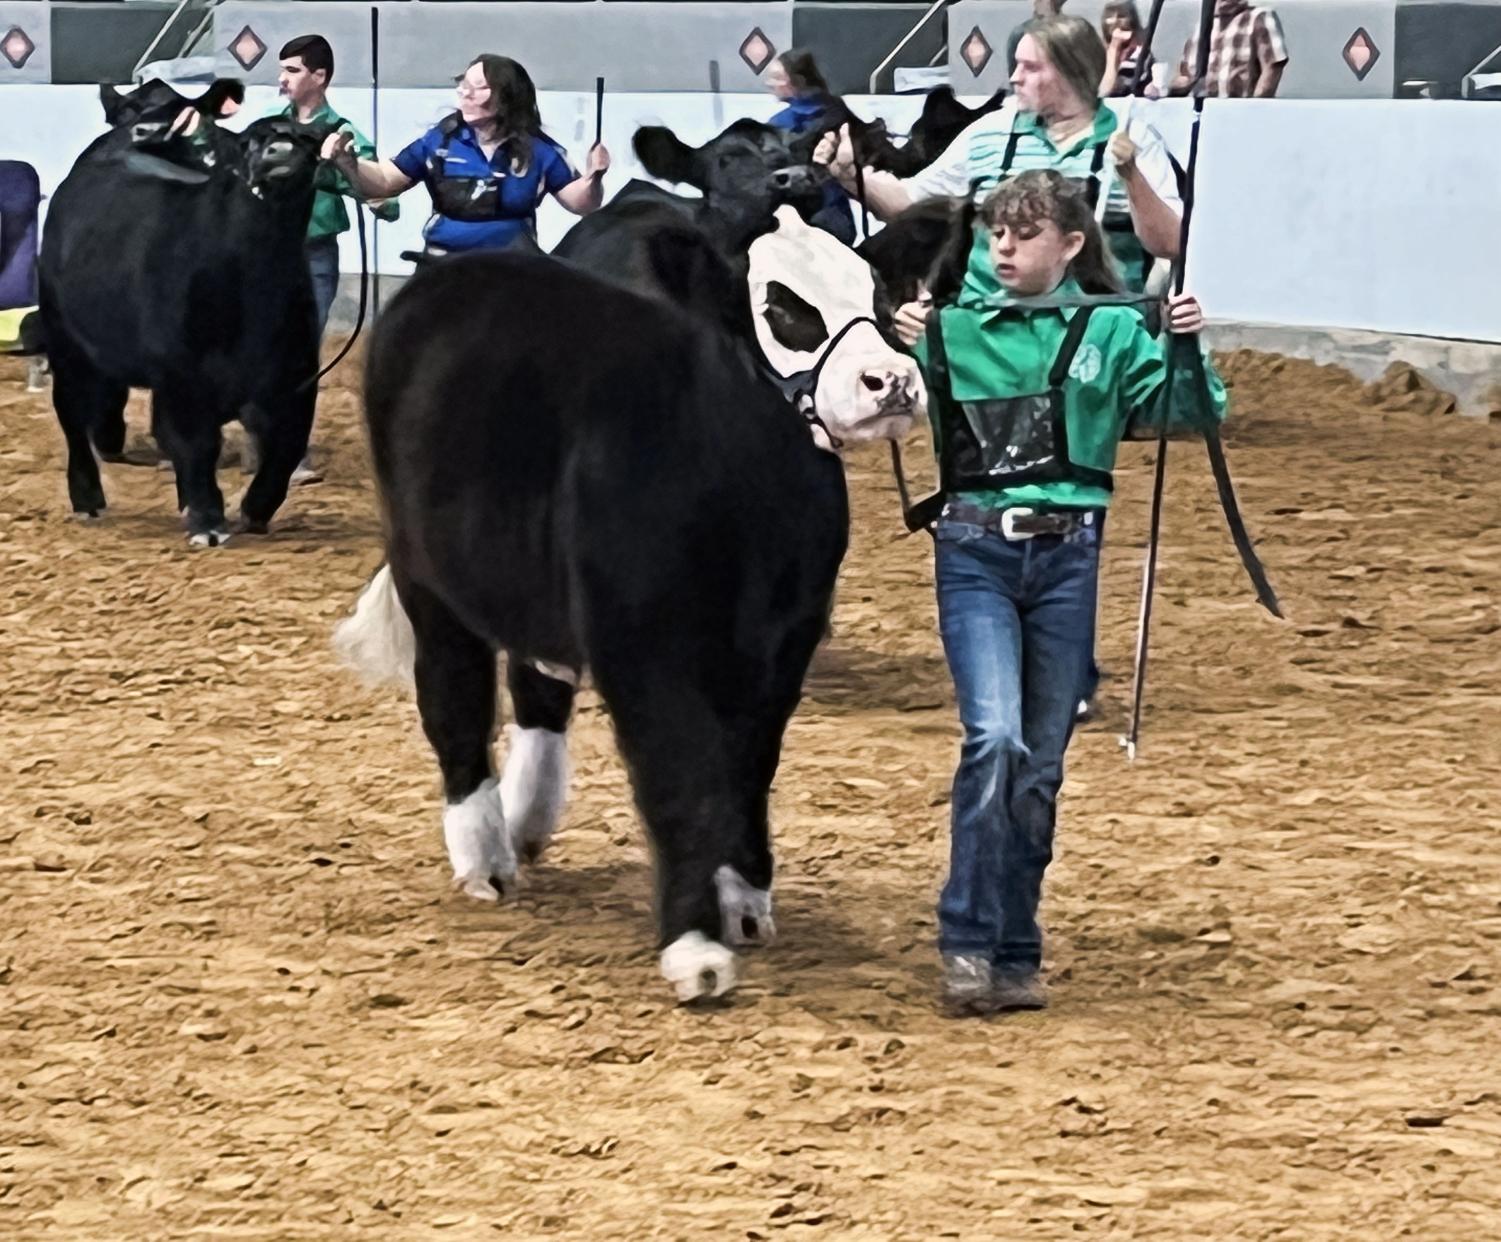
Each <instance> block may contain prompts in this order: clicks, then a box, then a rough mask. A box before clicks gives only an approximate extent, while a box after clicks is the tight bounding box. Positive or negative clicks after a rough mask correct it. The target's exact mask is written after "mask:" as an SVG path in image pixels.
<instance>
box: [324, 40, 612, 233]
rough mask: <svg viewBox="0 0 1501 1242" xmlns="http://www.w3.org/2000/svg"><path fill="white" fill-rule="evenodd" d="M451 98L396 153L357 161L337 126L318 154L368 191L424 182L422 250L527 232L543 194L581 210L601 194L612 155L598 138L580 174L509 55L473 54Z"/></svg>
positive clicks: (383, 194) (384, 192)
mask: <svg viewBox="0 0 1501 1242" xmlns="http://www.w3.org/2000/svg"><path fill="white" fill-rule="evenodd" d="M458 105H459V106H458V111H456V112H454V113H452V114H450V115H449V116H447V117H445V118H444V119H443V120H442V121H440V122H438V124H436V125H434V126H433V127H432V128H431V129H429V130H428V131H427V132H426V133H425V134H423V135H422V137H420V138H418V139H417V141H416V142H413V143H412V144H411V145H409V146H407V147H405V148H404V149H403V150H401V151H399V152H398V153H397V155H396V157H395V158H394V159H382V160H362V159H359V158H358V157H357V156H356V155H355V154H354V151H353V150H352V149H351V140H350V137H349V135H348V134H345V133H338V134H333V135H331V136H330V137H329V139H328V141H327V142H326V143H325V144H324V147H323V157H324V158H325V159H328V160H332V161H333V162H334V164H336V165H337V166H338V167H339V169H340V171H342V172H343V173H344V175H345V176H346V177H348V178H349V180H350V181H351V182H353V183H354V184H355V185H356V186H357V187H358V188H359V190H360V192H361V193H363V194H365V195H367V196H368V197H371V198H391V197H394V196H395V195H397V194H401V193H403V192H404V191H406V190H409V189H411V188H412V187H413V186H414V185H416V184H417V183H418V182H419V181H420V182H422V183H423V184H425V185H426V186H427V189H428V193H429V194H431V195H432V200H433V215H432V218H431V219H430V220H429V221H428V222H427V226H426V227H425V228H424V229H423V231H422V235H423V237H424V238H425V239H426V241H427V247H428V251H429V252H430V253H437V254H446V253H451V252H454V251H463V250H482V249H483V250H490V249H498V248H500V247H502V246H509V245H510V244H511V243H513V242H515V241H516V240H517V239H518V238H521V237H526V238H532V239H535V237H536V235H537V206H538V204H539V203H541V201H542V199H543V198H544V197H545V196H546V195H548V194H551V195H552V196H553V197H554V198H556V199H557V200H558V202H560V203H561V204H562V205H563V206H564V207H566V208H567V209H568V210H569V211H571V212H573V213H574V214H575V215H580V216H584V215H588V214H589V213H590V212H591V211H595V210H597V209H598V208H599V206H600V204H601V203H602V202H603V201H604V182H603V177H604V174H605V172H606V170H608V168H609V167H610V153H609V152H608V151H607V150H605V148H604V147H603V146H602V145H599V144H596V145H595V146H594V147H592V148H591V149H590V151H589V158H588V163H587V171H586V175H585V176H582V177H581V176H579V174H578V172H577V170H576V169H575V168H574V167H573V165H572V164H571V163H569V160H568V155H567V153H566V152H565V151H564V150H563V148H562V147H561V146H559V145H558V144H557V143H556V142H554V141H553V140H552V139H551V138H549V137H548V136H547V135H546V134H544V133H543V132H542V118H541V115H540V114H539V113H538V111H537V89H536V87H535V86H533V85H532V79H531V76H530V75H529V74H528V73H527V71H526V70H525V69H524V68H522V66H521V65H519V64H518V63H517V62H516V61H514V60H512V59H510V58H509V57H507V56H495V55H491V54H489V53H486V54H485V55H483V56H476V57H475V58H474V60H473V61H471V62H470V65H469V68H468V69H467V70H465V72H464V74H463V76H462V77H460V78H459V79H458Z"/></svg>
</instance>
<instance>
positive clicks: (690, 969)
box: [661, 931, 735, 1002]
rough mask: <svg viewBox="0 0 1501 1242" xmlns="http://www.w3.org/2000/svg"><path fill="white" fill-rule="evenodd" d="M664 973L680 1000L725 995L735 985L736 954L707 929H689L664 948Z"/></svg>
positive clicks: (662, 959) (662, 958)
mask: <svg viewBox="0 0 1501 1242" xmlns="http://www.w3.org/2000/svg"><path fill="white" fill-rule="evenodd" d="M661 964H662V977H663V978H664V979H666V980H667V982H668V983H670V984H672V987H673V991H675V992H676V993H677V997H678V1000H680V1001H683V1002H687V1001H695V1000H698V999H700V998H701V997H705V996H723V995H724V994H725V993H726V992H728V991H729V990H730V989H731V988H732V987H734V986H735V955H734V954H733V953H731V952H730V950H728V949H727V948H725V947H724V945H722V944H720V943H719V942H718V941H714V940H710V939H709V938H708V937H707V936H706V935H704V934H703V932H697V931H691V932H686V933H684V934H683V935H681V936H679V937H678V938H677V939H676V940H674V941H673V942H672V943H671V944H670V945H668V946H667V947H666V948H665V949H663V950H662V957H661Z"/></svg>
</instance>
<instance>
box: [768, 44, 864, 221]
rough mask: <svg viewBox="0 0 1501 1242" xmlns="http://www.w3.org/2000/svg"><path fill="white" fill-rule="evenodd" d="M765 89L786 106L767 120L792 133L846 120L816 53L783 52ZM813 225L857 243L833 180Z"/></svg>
mask: <svg viewBox="0 0 1501 1242" xmlns="http://www.w3.org/2000/svg"><path fill="white" fill-rule="evenodd" d="M765 82H766V89H767V90H769V91H770V92H771V93H772V94H773V95H775V96H776V97H777V98H778V99H780V100H781V101H782V102H783V103H784V104H786V105H787V106H786V107H785V108H783V109H782V110H781V111H780V112H778V113H777V114H776V115H775V116H773V117H771V118H770V120H768V121H767V124H768V125H772V126H774V127H775V128H777V129H785V130H787V131H788V132H789V133H793V134H806V133H821V132H822V131H824V130H826V129H831V128H835V127H837V126H838V124H839V123H840V122H841V121H843V120H845V119H846V117H847V115H848V114H847V110H846V109H845V107H844V105H843V103H842V102H841V101H840V99H839V97H838V96H837V95H835V94H834V92H833V91H831V90H830V89H829V84H828V82H827V81H825V80H824V76H823V74H822V73H820V72H819V69H818V62H817V61H816V60H814V59H813V53H812V52H809V51H807V50H806V49H803V48H794V49H793V50H792V51H790V52H783V53H782V54H781V55H780V56H778V57H777V58H776V59H775V60H774V61H772V62H771V67H770V68H768V69H767V70H766V78H765ZM809 223H810V224H813V225H815V226H817V227H818V228H821V229H824V230H825V231H827V232H829V233H832V234H833V235H834V236H835V237H837V238H838V239H839V240H840V241H842V242H843V243H844V244H845V245H846V246H853V245H854V244H855V216H854V213H853V212H852V211H851V210H850V199H849V195H848V194H847V193H845V191H844V190H843V189H841V188H840V186H839V183H838V182H836V181H834V180H832V179H830V181H829V183H828V184H827V185H826V186H824V191H823V205H822V206H821V207H819V209H818V211H817V212H815V213H814V216H813V219H812V220H810V221H809Z"/></svg>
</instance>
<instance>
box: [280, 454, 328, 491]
mask: <svg viewBox="0 0 1501 1242" xmlns="http://www.w3.org/2000/svg"><path fill="white" fill-rule="evenodd" d="M322 482H323V471H321V470H318V469H316V468H315V467H314V466H313V464H312V463H311V462H310V461H308V459H307V458H306V457H304V458H303V459H302V460H301V461H300V462H298V463H297V469H296V470H294V471H292V477H291V478H290V479H288V480H287V486H288V487H309V486H311V485H312V484H314V483H322Z"/></svg>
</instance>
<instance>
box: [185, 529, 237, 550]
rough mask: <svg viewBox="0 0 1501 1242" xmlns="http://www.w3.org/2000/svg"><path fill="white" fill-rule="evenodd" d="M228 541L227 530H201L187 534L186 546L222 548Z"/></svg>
mask: <svg viewBox="0 0 1501 1242" xmlns="http://www.w3.org/2000/svg"><path fill="white" fill-rule="evenodd" d="M228 542H229V532H228V531H227V530H201V531H199V532H198V533H197V534H196V535H189V536H188V546H189V547H192V548H222V547H223V546H224V545H225V544H226V543H228Z"/></svg>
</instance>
